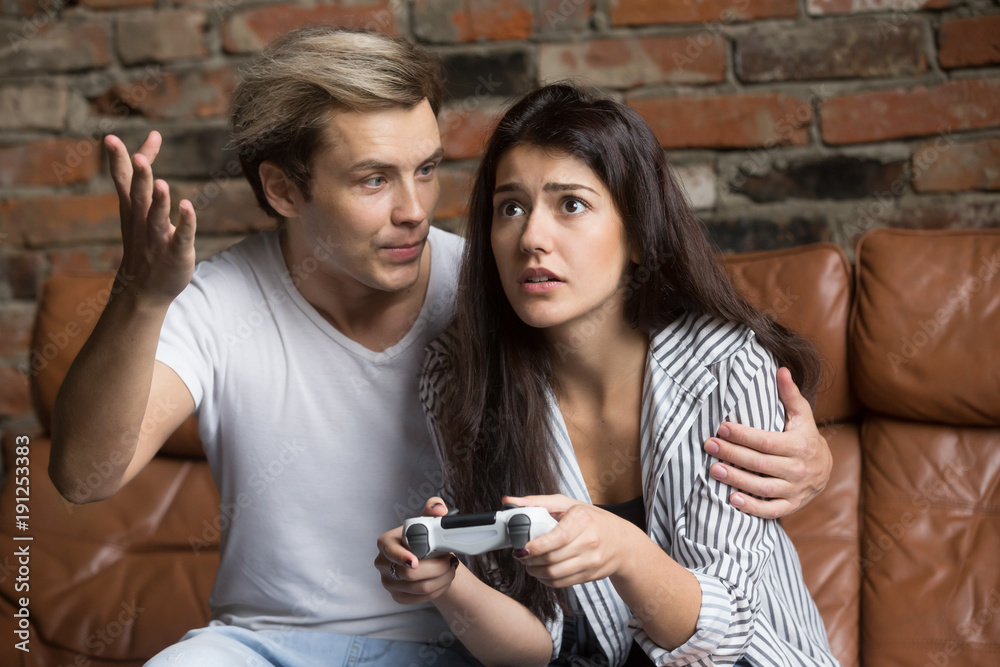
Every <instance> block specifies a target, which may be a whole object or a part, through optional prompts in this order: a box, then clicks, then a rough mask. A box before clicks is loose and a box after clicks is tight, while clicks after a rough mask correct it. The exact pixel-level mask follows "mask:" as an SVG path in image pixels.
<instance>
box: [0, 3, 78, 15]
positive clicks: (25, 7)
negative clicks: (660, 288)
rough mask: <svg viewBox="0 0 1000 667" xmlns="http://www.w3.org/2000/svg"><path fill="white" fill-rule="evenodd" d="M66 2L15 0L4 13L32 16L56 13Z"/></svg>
mask: <svg viewBox="0 0 1000 667" xmlns="http://www.w3.org/2000/svg"><path fill="white" fill-rule="evenodd" d="M64 4H65V3H64V2H62V1H61V0H13V4H12V5H8V6H7V7H9V8H10V9H9V10H8V9H7V7H5V8H4V12H3V13H4V14H8V13H10V14H18V15H20V16H28V17H32V16H35V15H37V14H47V15H55V14H56V13H58V11H59V9H60V8H61V7H62V6H63V5H64Z"/></svg>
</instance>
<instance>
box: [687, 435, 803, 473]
mask: <svg viewBox="0 0 1000 667" xmlns="http://www.w3.org/2000/svg"><path fill="white" fill-rule="evenodd" d="M730 437H732V436H730ZM769 440H770V438H769V437H768V436H764V437H762V438H761V437H758V436H757V434H753V435H751V436H750V438H744V439H743V443H744V444H749V446H744V445H743V444H733V443H732V442H729V441H726V440H723V439H721V438H710V439H709V440H708V442H706V443H705V451H706V452H708V453H709V454H711V455H712V456H714V457H715V458H717V459H719V460H720V461H725V462H726V463H730V464H732V465H734V466H739V467H740V468H744V469H745V470H752V471H754V472H758V473H761V474H764V475H771V476H775V477H783V476H784V475H783V474H781V473H784V472H785V470H784V469H783V468H781V465H782V463H784V461H785V459H784V457H781V456H774V455H772V454H761V453H760V452H759V451H757V447H758V446H760V447H761V448H762V449H765V450H766V449H773V445H772V443H770V442H767V443H766V444H762V442H761V441H769Z"/></svg>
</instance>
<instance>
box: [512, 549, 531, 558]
mask: <svg viewBox="0 0 1000 667" xmlns="http://www.w3.org/2000/svg"><path fill="white" fill-rule="evenodd" d="M529 555H531V552H530V551H528V550H527V549H518V550H517V551H515V552H514V557H515V558H525V557H526V556H529Z"/></svg>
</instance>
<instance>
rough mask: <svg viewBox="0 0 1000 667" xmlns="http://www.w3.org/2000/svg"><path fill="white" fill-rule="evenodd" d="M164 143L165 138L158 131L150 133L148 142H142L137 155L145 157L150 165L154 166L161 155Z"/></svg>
mask: <svg viewBox="0 0 1000 667" xmlns="http://www.w3.org/2000/svg"><path fill="white" fill-rule="evenodd" d="M162 143H163V137H161V136H160V133H159V132H157V131H156V130H153V131H152V132H150V133H149V136H147V137H146V140H145V141H144V142H142V146H139V150H137V151H136V153H138V154H140V155H142V156H143V157H145V158H146V159H147V160H148V161H149V164H153V161H154V160H155V159H156V156H157V155H159V153H160V145H161V144H162Z"/></svg>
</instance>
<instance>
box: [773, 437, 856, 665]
mask: <svg viewBox="0 0 1000 667" xmlns="http://www.w3.org/2000/svg"><path fill="white" fill-rule="evenodd" d="M820 432H821V433H822V434H823V437H825V438H826V440H827V442H828V443H829V444H830V452H831V454H833V472H832V473H831V475H830V481H829V482H828V483H827V485H826V488H825V489H824V490H823V492H822V493H820V494H819V495H818V496H816V498H815V499H814V500H813V502H811V503H810V504H808V505H806V506H805V507H804V508H802V509H801V510H799V511H798V512H796V513H794V514H790V515H789V516H786V517H784V518H783V519H782V520H781V525H782V526H783V527H784V529H785V531H786V532H787V533H788V536H789V537H790V538H791V539H792V543H793V544H795V549H796V551H798V553H799V561H800V562H801V563H802V575H803V577H804V578H805V582H806V586H807V587H808V588H809V592H810V593H811V594H812V597H813V600H815V601H816V606H817V607H818V608H819V612H820V615H822V617H823V623H824V624H825V625H826V634H827V637H829V639H830V648H831V649H833V653H834V655H835V656H837V659H838V660H839V661H840V664H841V665H842V666H843V667H857V665H858V624H859V623H860V620H861V619H860V598H859V595H858V590H859V586H860V582H861V573H860V571H859V570H858V541H859V533H860V531H859V525H858V512H859V488H858V480H859V479H860V478H861V442H860V434H859V427H858V425H857V424H856V423H854V422H847V423H842V424H834V425H832V426H825V427H823V428H821V429H820Z"/></svg>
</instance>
